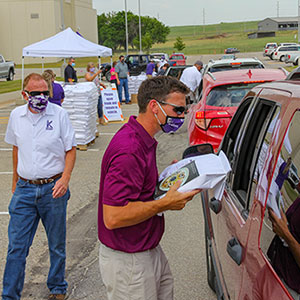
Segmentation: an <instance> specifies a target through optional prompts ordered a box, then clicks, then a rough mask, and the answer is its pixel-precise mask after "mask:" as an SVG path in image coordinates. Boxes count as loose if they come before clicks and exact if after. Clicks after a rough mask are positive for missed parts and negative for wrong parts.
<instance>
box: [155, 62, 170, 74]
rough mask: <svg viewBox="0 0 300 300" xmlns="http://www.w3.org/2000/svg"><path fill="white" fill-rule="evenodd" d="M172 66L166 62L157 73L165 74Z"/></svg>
mask: <svg viewBox="0 0 300 300" xmlns="http://www.w3.org/2000/svg"><path fill="white" fill-rule="evenodd" d="M169 67H170V65H169V64H164V65H163V66H162V67H161V68H160V70H159V71H158V73H157V76H162V75H165V73H166V71H167V69H168V68H169Z"/></svg>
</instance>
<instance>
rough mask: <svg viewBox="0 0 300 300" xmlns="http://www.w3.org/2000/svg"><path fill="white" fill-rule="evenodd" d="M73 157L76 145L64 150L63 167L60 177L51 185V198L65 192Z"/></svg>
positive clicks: (60, 195) (74, 156) (73, 160)
mask: <svg viewBox="0 0 300 300" xmlns="http://www.w3.org/2000/svg"><path fill="white" fill-rule="evenodd" d="M75 159H76V147H72V149H71V150H69V151H67V152H66V159H65V168H64V171H63V174H62V177H61V178H60V179H59V180H57V182H56V183H55V186H54V187H53V192H52V196H53V198H58V197H62V196H63V195H64V194H65V193H66V191H67V189H68V185H69V181H70V178H71V173H72V170H73V168H74V164H75Z"/></svg>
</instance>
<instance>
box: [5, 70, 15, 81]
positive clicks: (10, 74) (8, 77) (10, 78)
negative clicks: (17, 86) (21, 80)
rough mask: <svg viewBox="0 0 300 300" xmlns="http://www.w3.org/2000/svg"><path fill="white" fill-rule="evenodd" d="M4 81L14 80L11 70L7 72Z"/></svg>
mask: <svg viewBox="0 0 300 300" xmlns="http://www.w3.org/2000/svg"><path fill="white" fill-rule="evenodd" d="M6 80H7V81H12V80H14V72H13V70H12V69H10V70H9V72H8V76H7V78H6Z"/></svg>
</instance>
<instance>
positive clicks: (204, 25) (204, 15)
mask: <svg viewBox="0 0 300 300" xmlns="http://www.w3.org/2000/svg"><path fill="white" fill-rule="evenodd" d="M203 33H205V8H203Z"/></svg>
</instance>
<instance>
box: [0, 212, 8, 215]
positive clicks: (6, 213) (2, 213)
mask: <svg viewBox="0 0 300 300" xmlns="http://www.w3.org/2000/svg"><path fill="white" fill-rule="evenodd" d="M0 215H9V212H8V211H0Z"/></svg>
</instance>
